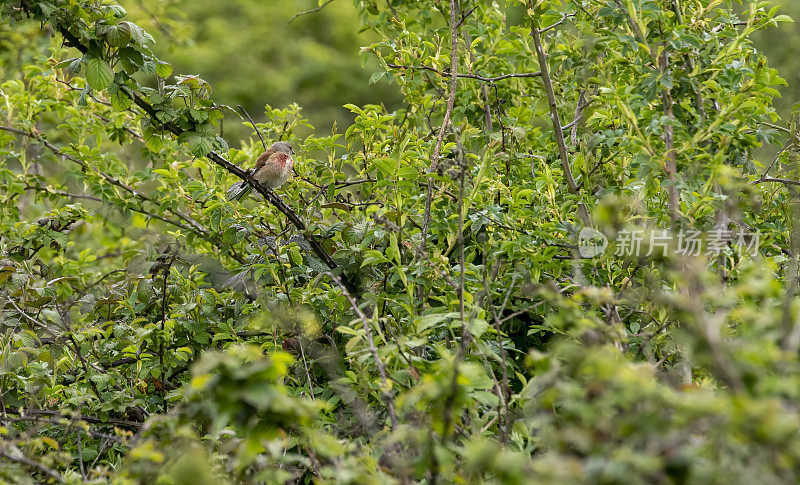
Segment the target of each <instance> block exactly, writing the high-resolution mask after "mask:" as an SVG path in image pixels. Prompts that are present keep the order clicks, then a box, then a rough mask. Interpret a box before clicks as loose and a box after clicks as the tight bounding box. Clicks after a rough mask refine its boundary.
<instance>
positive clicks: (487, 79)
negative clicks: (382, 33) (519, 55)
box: [386, 63, 542, 83]
mask: <svg viewBox="0 0 800 485" xmlns="http://www.w3.org/2000/svg"><path fill="white" fill-rule="evenodd" d="M386 65H387V66H389V67H391V68H395V69H411V70H412V71H431V72H435V73H436V74H438V75H440V76H442V77H450V78H452V77H453V70H451V71H440V70H439V69H436V68H433V67H430V66H407V65H404V64H391V63H387V64H386ZM541 75H542V71H536V72H519V73H510V74H501V75H500V76H495V77H484V76H479V75H477V74H459V73H457V72H456V77H457V78H465V79H476V80H478V81H483V82H486V83H494V82H497V81H502V80H503V79H510V78H526V77H539V76H541Z"/></svg>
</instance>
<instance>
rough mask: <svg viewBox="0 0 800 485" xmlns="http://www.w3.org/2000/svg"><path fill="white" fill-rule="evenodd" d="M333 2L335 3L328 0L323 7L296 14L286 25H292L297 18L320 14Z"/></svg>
mask: <svg viewBox="0 0 800 485" xmlns="http://www.w3.org/2000/svg"><path fill="white" fill-rule="evenodd" d="M332 1H333V0H328V1H327V2H325V3H323V4H322V5H320V6H319V7H317V8H312V9H311V10H306V11H304V12H300V13H296V14H294V15H293V16H292V18H290V19H289V21H288V22H286V23H287V24H291V23H292V21H293V20H294V19H296V18H297V17H302V16H303V15H308V14H310V13H314V12H319V11H320V10H322V9H323V8H325V6H326V5H328V4H329V3H331V2H332Z"/></svg>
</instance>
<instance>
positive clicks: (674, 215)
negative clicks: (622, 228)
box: [658, 49, 680, 227]
mask: <svg viewBox="0 0 800 485" xmlns="http://www.w3.org/2000/svg"><path fill="white" fill-rule="evenodd" d="M658 64H659V70H660V71H661V74H662V75H663V74H665V73H666V71H667V69H669V60H668V59H667V51H666V49H665V50H664V51H663V52H662V53H661V56H660V57H659V63H658ZM661 99H662V101H663V104H664V114H665V115H666V116H667V119H668V120H669V123H668V124H667V125H666V126H664V147H665V148H666V150H667V154H666V157H667V160H666V164H665V166H664V172H665V173H666V175H667V179H668V180H669V218H670V221H672V226H673V227H675V225H676V224H677V223H678V220H679V217H680V216H679V214H680V212H679V211H680V198H679V196H678V185H677V177H676V175H675V174H676V173H677V172H678V153H677V152H676V151H675V129H674V127H673V126H672V122H674V121H675V113H674V111H673V109H672V105H673V100H672V93H671V92H670V91H669V90H668V89H666V88H665V89H663V90H662V91H661Z"/></svg>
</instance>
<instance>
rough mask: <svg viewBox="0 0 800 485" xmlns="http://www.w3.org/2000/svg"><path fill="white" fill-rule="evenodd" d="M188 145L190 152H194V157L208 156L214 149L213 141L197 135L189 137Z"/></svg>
mask: <svg viewBox="0 0 800 485" xmlns="http://www.w3.org/2000/svg"><path fill="white" fill-rule="evenodd" d="M187 143H188V144H189V150H190V151H191V152H192V155H194V156H196V157H203V156H206V155H208V153H209V152H211V150H212V149H213V148H214V145H213V144H212V143H211V140H209V139H208V138H206V137H204V136H201V135H198V134H197V133H193V134H191V135H189V139H188V141H187Z"/></svg>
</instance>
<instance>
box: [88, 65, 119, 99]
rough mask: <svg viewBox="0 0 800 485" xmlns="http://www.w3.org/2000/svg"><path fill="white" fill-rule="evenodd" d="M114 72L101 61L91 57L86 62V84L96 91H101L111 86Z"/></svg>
mask: <svg viewBox="0 0 800 485" xmlns="http://www.w3.org/2000/svg"><path fill="white" fill-rule="evenodd" d="M113 80H114V71H113V70H111V66H109V65H108V63H107V62H106V61H104V60H102V59H99V58H97V57H92V58H91V59H88V60H87V61H86V82H87V83H88V84H89V87H91V88H92V89H94V90H96V91H102V90H104V89H106V88H107V87H109V86H110V85H111V81H113Z"/></svg>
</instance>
